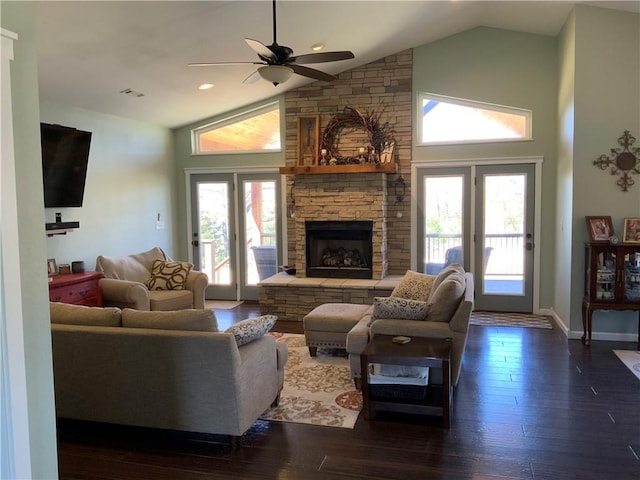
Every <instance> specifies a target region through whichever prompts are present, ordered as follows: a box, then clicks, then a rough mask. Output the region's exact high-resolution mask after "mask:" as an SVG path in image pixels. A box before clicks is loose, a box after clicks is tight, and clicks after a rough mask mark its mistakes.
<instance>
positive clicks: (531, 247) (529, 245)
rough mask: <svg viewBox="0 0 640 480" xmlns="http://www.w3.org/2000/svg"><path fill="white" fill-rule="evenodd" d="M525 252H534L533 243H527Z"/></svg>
mask: <svg viewBox="0 0 640 480" xmlns="http://www.w3.org/2000/svg"><path fill="white" fill-rule="evenodd" d="M524 249H525V250H533V242H527V243H525V245H524Z"/></svg>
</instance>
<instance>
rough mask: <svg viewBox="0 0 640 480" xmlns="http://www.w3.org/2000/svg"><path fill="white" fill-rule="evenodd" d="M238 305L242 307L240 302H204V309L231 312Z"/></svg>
mask: <svg viewBox="0 0 640 480" xmlns="http://www.w3.org/2000/svg"><path fill="white" fill-rule="evenodd" d="M238 305H242V301H239V302H236V301H233V300H205V302H204V307H205V308H213V309H214V310H231V309H232V308H236V307H237V306H238Z"/></svg>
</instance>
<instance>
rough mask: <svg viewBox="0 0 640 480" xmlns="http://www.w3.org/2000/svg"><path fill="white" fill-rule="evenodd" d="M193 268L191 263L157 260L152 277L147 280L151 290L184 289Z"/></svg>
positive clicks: (154, 263) (152, 269) (152, 270)
mask: <svg viewBox="0 0 640 480" xmlns="http://www.w3.org/2000/svg"><path fill="white" fill-rule="evenodd" d="M192 268H193V265H192V264H191V263H186V262H165V261H163V260H155V261H154V262H153V267H152V268H151V278H149V280H147V287H148V288H149V290H184V286H185V283H186V282H187V276H188V275H189V272H190V271H191V269H192Z"/></svg>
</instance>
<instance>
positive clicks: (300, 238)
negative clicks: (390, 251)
mask: <svg viewBox="0 0 640 480" xmlns="http://www.w3.org/2000/svg"><path fill="white" fill-rule="evenodd" d="M386 179H387V174H384V173H362V174H359V173H358V174H345V173H342V174H331V175H298V176H297V178H296V183H295V202H296V205H295V217H294V218H293V220H294V221H295V239H296V252H295V259H296V266H297V275H298V276H306V275H305V269H306V267H307V265H306V258H305V257H306V255H305V252H306V239H305V221H306V220H313V221H318V220H319V221H322V220H371V221H373V236H372V240H373V245H372V247H373V250H372V251H373V279H374V280H380V279H382V278H384V277H385V276H386V275H387V224H386V220H387V188H386Z"/></svg>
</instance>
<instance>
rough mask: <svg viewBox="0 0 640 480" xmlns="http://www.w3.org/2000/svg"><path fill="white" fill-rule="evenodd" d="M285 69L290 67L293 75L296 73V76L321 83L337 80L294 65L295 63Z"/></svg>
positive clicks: (316, 71) (311, 69)
mask: <svg viewBox="0 0 640 480" xmlns="http://www.w3.org/2000/svg"><path fill="white" fill-rule="evenodd" d="M287 67H290V68H291V69H292V70H293V71H294V73H297V74H298V75H302V76H303V77H309V78H313V79H314V80H321V81H323V82H332V81H333V80H335V79H336V78H337V77H335V76H333V75H330V74H328V73H324V72H321V71H320V70H316V69H315V68H309V67H303V66H302V65H296V64H295V63H294V64H291V65H287Z"/></svg>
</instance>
